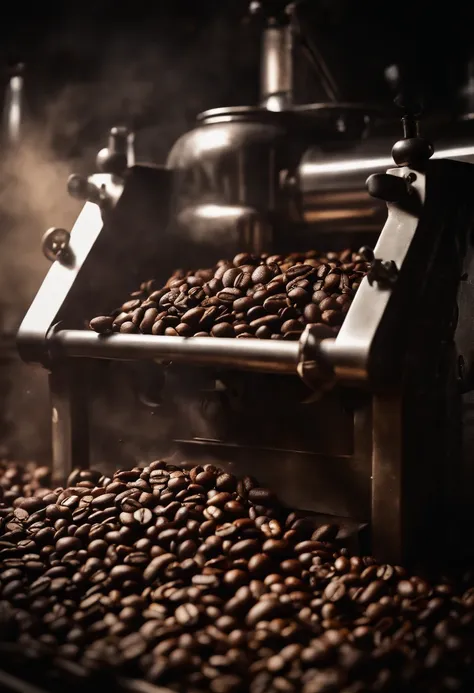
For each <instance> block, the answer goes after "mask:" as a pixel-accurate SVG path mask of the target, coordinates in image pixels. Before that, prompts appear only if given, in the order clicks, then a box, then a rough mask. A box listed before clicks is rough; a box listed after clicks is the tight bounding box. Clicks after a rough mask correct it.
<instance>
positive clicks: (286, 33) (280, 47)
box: [261, 24, 293, 111]
mask: <svg viewBox="0 0 474 693" xmlns="http://www.w3.org/2000/svg"><path fill="white" fill-rule="evenodd" d="M292 47H293V37H292V27H291V24H287V25H285V26H278V25H274V26H269V27H267V28H266V29H265V31H264V34H263V46H262V64H261V99H262V105H263V106H264V107H265V108H268V109H269V110H276V111H279V110H282V109H283V108H285V107H288V106H289V105H291V101H292V92H293V74H292V71H293V64H292Z"/></svg>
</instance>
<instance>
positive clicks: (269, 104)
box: [265, 96, 283, 113]
mask: <svg viewBox="0 0 474 693" xmlns="http://www.w3.org/2000/svg"><path fill="white" fill-rule="evenodd" d="M265 106H266V108H267V110H268V111H273V112H274V113H278V112H280V111H282V110H283V108H282V103H281V97H279V96H269V97H268V99H267V101H266V103H265Z"/></svg>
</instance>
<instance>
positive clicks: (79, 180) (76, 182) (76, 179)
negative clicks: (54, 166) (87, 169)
mask: <svg viewBox="0 0 474 693" xmlns="http://www.w3.org/2000/svg"><path fill="white" fill-rule="evenodd" d="M67 191H68V193H69V194H70V195H71V197H74V198H76V200H87V199H88V197H89V181H88V180H87V178H84V176H80V175H78V174H77V173H73V174H72V175H70V176H69V178H68V179H67Z"/></svg>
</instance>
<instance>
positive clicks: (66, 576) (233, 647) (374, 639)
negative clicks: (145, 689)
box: [0, 461, 474, 693]
mask: <svg viewBox="0 0 474 693" xmlns="http://www.w3.org/2000/svg"><path fill="white" fill-rule="evenodd" d="M18 474H20V473H19V472H18ZM5 475H7V476H8V478H9V480H8V481H6V482H4V481H3V480H2V482H1V483H2V486H5V485H6V487H8V488H7V491H6V495H8V494H10V495H8V500H9V502H11V508H10V509H9V511H8V512H7V513H5V512H4V511H2V513H1V519H0V566H1V572H0V652H5V649H3V650H2V647H3V648H7V650H6V651H8V647H9V646H10V647H11V648H17V650H18V649H19V650H21V652H22V653H23V656H25V657H26V656H29V657H30V658H35V661H36V662H38V661H39V660H40V659H41V658H42V659H41V661H45V662H47V663H48V666H49V667H51V668H54V669H55V670H56V671H57V672H63V674H64V675H66V673H65V672H67V675H68V676H69V678H71V677H75V679H79V680H80V681H83V682H84V681H85V682H87V681H89V680H94V678H93V677H94V675H98V672H105V671H108V672H114V675H118V676H120V677H125V678H144V679H146V680H147V681H148V682H150V683H152V684H156V685H159V686H164V687H168V688H170V689H171V690H174V691H186V692H187V693H188V692H189V691H192V690H196V691H210V692H211V693H240V692H242V693H266V692H269V693H270V692H271V693H273V692H278V693H280V692H281V693H297V692H300V691H301V692H302V693H365V692H366V691H379V692H380V691H383V692H393V693H395V692H396V693H401V692H403V691H410V693H411V692H413V693H414V692H415V691H416V693H419V692H421V691H430V692H431V693H439V692H441V691H472V690H474V689H473V688H472V685H473V671H474V588H473V587H472V584H473V582H472V576H471V575H465V576H464V577H463V578H462V579H460V580H459V581H454V580H449V579H447V578H444V579H437V580H434V581H431V582H430V581H428V580H427V579H423V578H422V577H417V576H413V575H410V574H408V573H407V572H406V570H405V569H404V568H402V567H400V566H393V565H380V564H378V563H377V562H376V561H375V560H374V559H372V558H370V557H357V556H350V555H349V554H348V551H347V550H346V549H345V548H343V547H342V546H341V545H340V543H339V542H338V529H337V527H335V526H332V525H324V526H318V525H317V524H316V523H315V520H314V518H308V517H305V516H302V515H300V514H298V513H295V512H290V511H289V510H288V509H286V508H284V507H282V506H281V505H280V504H279V502H278V500H277V499H276V498H275V496H274V495H273V494H272V492H271V491H270V490H268V489H266V488H261V487H259V486H258V485H257V482H256V481H255V480H254V479H252V478H251V477H245V478H242V479H238V478H236V477H235V476H233V475H231V474H228V473H224V472H223V471H221V470H219V469H218V468H217V467H215V466H212V465H206V466H198V467H194V468H192V469H190V470H184V469H182V468H178V467H176V466H172V465H167V464H166V463H165V462H164V461H156V462H153V463H151V464H150V465H148V466H147V467H144V468H143V467H136V468H133V469H128V470H125V471H118V472H116V473H115V474H114V475H113V477H112V478H108V477H104V476H101V475H100V474H99V473H96V472H94V471H90V470H87V471H82V472H79V471H77V472H74V473H73V474H72V475H71V477H70V479H69V481H68V485H67V487H66V488H56V489H54V490H52V491H49V492H47V493H44V492H43V491H42V489H43V487H42V486H41V484H42V483H43V482H42V472H40V477H41V478H40V479H38V478H36V477H35V473H33V474H30V475H29V476H28V475H27V476H28V478H27V486H28V489H27V497H22V496H21V494H18V493H16V491H14V492H12V491H11V489H13V488H16V487H17V488H16V490H17V491H18V490H19V485H20V476H17V477H15V473H14V472H13V471H12V468H10V467H8V468H7V469H6V471H5V474H4V476H5ZM35 484H37V488H36V490H35V491H34V490H33V486H35ZM33 491H34V492H33ZM32 492H33V494H32V495H30V494H31V493H32ZM12 493H13V495H12ZM34 493H36V495H34ZM4 498H5V495H4ZM3 661H6V658H4V659H3Z"/></svg>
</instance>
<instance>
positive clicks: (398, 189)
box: [366, 173, 411, 202]
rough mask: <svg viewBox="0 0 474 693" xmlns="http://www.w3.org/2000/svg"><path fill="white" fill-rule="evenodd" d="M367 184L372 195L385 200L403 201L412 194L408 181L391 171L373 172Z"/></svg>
mask: <svg viewBox="0 0 474 693" xmlns="http://www.w3.org/2000/svg"><path fill="white" fill-rule="evenodd" d="M366 185H367V192H368V193H369V195H371V197H376V198H377V199H378V200H384V201H385V202H403V201H406V199H407V198H408V196H409V195H410V194H411V193H410V188H409V184H408V181H407V180H406V179H405V178H400V177H399V176H392V175H391V174H390V173H373V174H372V175H371V176H369V177H368V178H367V183H366Z"/></svg>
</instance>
